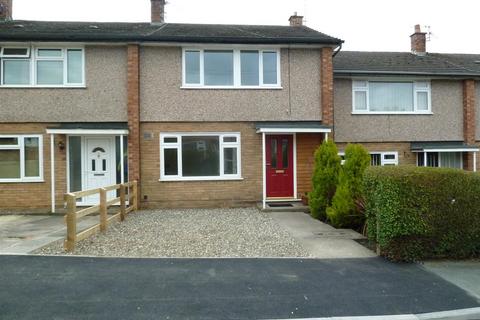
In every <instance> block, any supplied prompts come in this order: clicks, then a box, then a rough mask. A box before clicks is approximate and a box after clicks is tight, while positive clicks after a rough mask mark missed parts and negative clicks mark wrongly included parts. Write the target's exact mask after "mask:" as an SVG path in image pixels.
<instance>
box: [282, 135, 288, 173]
mask: <svg viewBox="0 0 480 320" xmlns="http://www.w3.org/2000/svg"><path fill="white" fill-rule="evenodd" d="M282 164H283V168H288V139H283V140H282Z"/></svg>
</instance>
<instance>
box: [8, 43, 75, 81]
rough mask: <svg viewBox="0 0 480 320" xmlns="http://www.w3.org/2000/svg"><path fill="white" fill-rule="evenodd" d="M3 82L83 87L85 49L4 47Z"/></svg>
mask: <svg viewBox="0 0 480 320" xmlns="http://www.w3.org/2000/svg"><path fill="white" fill-rule="evenodd" d="M0 80H1V85H3V86H19V87H28V86H40V87H43V86H53V87H61V86H81V85H84V50H83V49H81V48H30V47H24V48H19V47H2V48H1V50H0Z"/></svg>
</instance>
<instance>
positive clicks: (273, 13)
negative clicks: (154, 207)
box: [13, 0, 480, 54]
mask: <svg viewBox="0 0 480 320" xmlns="http://www.w3.org/2000/svg"><path fill="white" fill-rule="evenodd" d="M13 2H14V7H13V17H14V19H24V20H57V21H129V22H138V21H145V22H148V21H150V0H13ZM479 9H480V1H476V0H456V1H454V2H452V1H446V0H396V1H392V0H328V1H325V0H168V4H167V6H166V22H172V23H174V22H182V23H219V24H224V23H226V24H268V25H272V24H277V25H287V24H288V18H289V17H290V16H291V15H292V14H293V13H294V12H298V14H299V15H304V16H305V19H306V25H307V26H309V27H311V28H314V29H316V30H318V31H321V32H324V33H326V34H329V35H331V36H334V37H337V38H340V39H342V40H345V43H344V45H343V49H342V50H361V51H409V50H410V37H409V36H410V35H411V34H412V33H413V28H414V25H415V24H420V25H421V27H422V30H425V31H428V30H430V33H431V34H430V37H429V38H430V41H429V42H428V43H427V51H429V52H450V53H478V54H480V39H479V38H478V36H477V34H478V30H480V19H479V18H478V12H479ZM427 27H429V28H427Z"/></svg>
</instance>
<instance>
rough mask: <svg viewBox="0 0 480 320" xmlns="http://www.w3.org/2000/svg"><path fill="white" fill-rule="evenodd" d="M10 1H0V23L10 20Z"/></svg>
mask: <svg viewBox="0 0 480 320" xmlns="http://www.w3.org/2000/svg"><path fill="white" fill-rule="evenodd" d="M12 6H13V5H12V0H0V21H2V20H12Z"/></svg>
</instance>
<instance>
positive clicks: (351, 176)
mask: <svg viewBox="0 0 480 320" xmlns="http://www.w3.org/2000/svg"><path fill="white" fill-rule="evenodd" d="M369 165H370V154H369V153H368V152H367V150H366V149H365V148H364V147H363V146H362V145H360V144H349V145H347V147H346V149H345V163H344V164H343V166H342V168H341V170H340V175H339V179H338V186H337V189H336V192H335V195H334V197H333V199H332V205H331V206H330V207H329V208H327V211H326V212H327V218H328V220H329V221H330V223H331V224H332V225H333V226H334V227H336V228H342V227H354V228H356V227H359V226H360V225H361V224H362V223H363V220H364V215H363V212H360V210H359V208H358V207H357V206H356V205H355V204H356V203H357V202H358V201H361V199H362V198H363V177H364V174H365V170H366V169H367V167H368V166H369Z"/></svg>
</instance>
